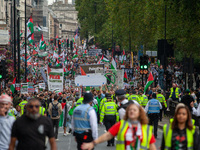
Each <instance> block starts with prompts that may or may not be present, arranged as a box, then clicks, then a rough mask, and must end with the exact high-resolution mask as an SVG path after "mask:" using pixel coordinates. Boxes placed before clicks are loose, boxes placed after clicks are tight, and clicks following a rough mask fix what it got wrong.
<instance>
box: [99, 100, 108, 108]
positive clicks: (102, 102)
mask: <svg viewBox="0 0 200 150" xmlns="http://www.w3.org/2000/svg"><path fill="white" fill-rule="evenodd" d="M106 102H107V98H103V99H102V100H101V103H100V106H99V109H100V111H101V109H102V106H103V105H104V103H106Z"/></svg>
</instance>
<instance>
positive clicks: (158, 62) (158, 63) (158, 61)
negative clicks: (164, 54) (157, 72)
mask: <svg viewBox="0 0 200 150" xmlns="http://www.w3.org/2000/svg"><path fill="white" fill-rule="evenodd" d="M157 65H158V67H160V60H159V59H157Z"/></svg>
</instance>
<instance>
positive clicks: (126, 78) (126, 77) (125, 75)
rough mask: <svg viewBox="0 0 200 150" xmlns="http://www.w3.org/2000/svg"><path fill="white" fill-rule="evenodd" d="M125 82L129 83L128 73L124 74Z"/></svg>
mask: <svg viewBox="0 0 200 150" xmlns="http://www.w3.org/2000/svg"><path fill="white" fill-rule="evenodd" d="M124 81H128V76H127V73H126V71H125V72H124Z"/></svg>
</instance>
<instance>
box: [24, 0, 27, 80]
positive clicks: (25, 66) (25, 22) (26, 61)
mask: <svg viewBox="0 0 200 150" xmlns="http://www.w3.org/2000/svg"><path fill="white" fill-rule="evenodd" d="M24 22H25V26H24V27H25V35H24V40H25V41H24V42H25V82H26V79H27V69H26V68H27V57H26V55H27V46H26V44H27V43H26V34H27V31H26V28H27V27H26V0H25V4H24Z"/></svg>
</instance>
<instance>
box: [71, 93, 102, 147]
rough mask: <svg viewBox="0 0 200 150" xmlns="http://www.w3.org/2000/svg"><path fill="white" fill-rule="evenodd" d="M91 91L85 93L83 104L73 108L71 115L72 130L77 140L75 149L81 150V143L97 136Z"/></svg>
mask: <svg viewBox="0 0 200 150" xmlns="http://www.w3.org/2000/svg"><path fill="white" fill-rule="evenodd" d="M92 102H93V95H92V93H85V94H84V99H83V104H81V105H79V106H78V107H76V108H75V109H74V112H73V116H72V132H73V134H74V136H75V139H76V142H77V149H78V150H81V145H82V143H83V142H84V143H88V142H91V141H93V140H95V139H96V138H97V137H98V130H97V116H96V112H95V110H94V108H93V107H92V106H91V105H92Z"/></svg>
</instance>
